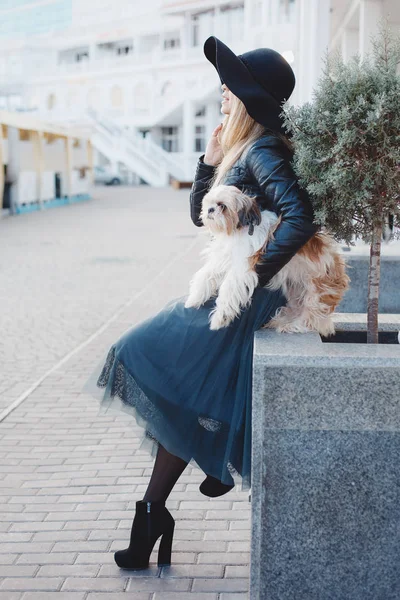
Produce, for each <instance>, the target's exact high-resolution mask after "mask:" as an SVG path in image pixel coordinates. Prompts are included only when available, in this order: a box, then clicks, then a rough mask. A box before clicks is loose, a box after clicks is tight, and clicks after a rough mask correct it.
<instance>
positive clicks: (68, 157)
mask: <svg viewBox="0 0 400 600" xmlns="http://www.w3.org/2000/svg"><path fill="white" fill-rule="evenodd" d="M65 167H66V171H65V175H66V181H65V183H66V186H65V188H64V190H65V189H66V191H67V193H66V194H65V191H64V195H66V196H68V198H70V197H71V196H72V138H70V137H66V138H65Z"/></svg>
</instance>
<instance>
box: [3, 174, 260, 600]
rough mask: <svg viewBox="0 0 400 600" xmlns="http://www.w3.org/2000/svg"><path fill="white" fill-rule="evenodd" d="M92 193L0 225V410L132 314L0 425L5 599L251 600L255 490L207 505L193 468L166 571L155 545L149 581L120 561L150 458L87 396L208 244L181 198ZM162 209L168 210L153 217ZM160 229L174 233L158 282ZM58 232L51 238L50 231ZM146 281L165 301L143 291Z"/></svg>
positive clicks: (172, 504) (132, 429)
mask: <svg viewBox="0 0 400 600" xmlns="http://www.w3.org/2000/svg"><path fill="white" fill-rule="evenodd" d="M96 193H97V190H96ZM98 193H99V194H100V196H99V200H97V201H96V202H91V203H85V204H82V205H79V206H78V205H74V206H70V207H65V210H62V211H61V209H60V211H61V212H60V211H58V210H54V211H42V212H41V213H37V214H27V215H20V216H19V217H18V219H15V220H14V219H10V220H1V221H0V234H1V238H2V241H3V247H4V252H2V269H1V270H0V287H1V289H7V290H9V291H8V294H7V298H6V300H5V301H4V302H3V304H2V316H3V317H5V322H6V323H7V327H6V328H3V329H2V345H1V347H0V361H2V381H1V382H0V411H1V410H2V408H4V406H6V405H7V402H8V403H11V402H14V400H15V399H16V398H17V397H18V396H19V395H20V394H22V393H24V392H25V391H26V390H27V389H28V388H29V387H30V386H31V385H32V384H33V383H34V382H35V381H37V380H38V379H39V378H40V377H41V376H42V375H44V373H45V372H47V371H48V370H49V369H51V368H52V367H53V366H54V365H55V364H56V363H57V362H58V361H59V360H60V359H61V358H62V357H64V356H65V355H66V354H68V352H70V351H71V350H73V349H74V348H76V347H77V346H78V345H79V344H80V343H82V342H85V341H86V340H87V339H88V338H89V336H91V335H92V334H93V333H95V332H96V331H97V330H98V329H99V328H100V327H102V326H103V325H104V323H105V322H106V321H107V319H109V318H110V317H112V315H114V314H115V312H116V311H117V310H118V309H120V307H121V306H124V305H125V308H123V309H122V310H121V312H120V313H119V315H118V318H117V319H115V320H114V321H111V322H109V324H108V326H107V327H105V328H104V329H103V330H102V332H101V333H100V334H99V335H98V336H97V337H95V338H93V339H92V341H91V342H90V343H89V344H88V345H87V346H85V347H84V348H83V349H82V350H81V351H79V352H78V353H77V354H75V355H72V356H71V357H70V358H69V360H68V361H67V362H65V363H64V364H63V365H62V366H61V367H60V368H59V369H58V370H56V371H54V372H53V373H51V375H49V376H48V377H47V378H46V379H44V380H43V381H42V383H41V384H40V385H39V386H38V387H37V388H36V389H34V390H33V392H32V393H31V395H30V396H29V397H28V398H27V399H26V400H25V401H24V403H23V404H21V405H20V406H19V407H18V408H17V409H16V410H14V411H13V412H12V413H10V414H9V415H8V417H7V418H6V419H5V421H3V423H2V426H3V427H2V428H1V429H0V431H1V433H0V463H1V464H0V482H1V484H2V485H1V488H0V577H3V580H2V582H1V585H0V600H50V599H51V600H53V599H54V600H121V599H122V597H123V598H126V597H128V598H132V599H135V600H172V599H174V600H177V599H179V598H182V600H187V598H189V597H190V598H191V599H192V600H230V599H231V597H232V598H233V597H234V598H236V600H242V598H244V597H245V596H244V594H245V592H244V591H242V590H243V589H246V590H247V588H245V582H246V581H247V577H248V574H247V569H248V563H249V553H248V552H247V551H242V550H240V551H239V548H240V549H242V548H244V547H245V546H246V543H247V541H248V539H249V532H250V510H249V509H250V505H249V502H248V494H247V492H245V493H241V492H237V491H236V490H235V491H232V492H231V493H230V494H228V495H226V496H224V497H221V498H217V499H212V498H210V499H207V498H206V497H204V496H203V495H202V494H201V493H200V491H199V489H198V486H199V484H200V483H201V482H202V481H203V479H204V473H202V472H201V471H200V469H198V468H196V467H192V466H188V467H187V469H185V472H184V473H183V474H182V476H181V477H180V479H179V481H178V483H177V484H176V486H175V487H174V489H173V491H172V493H171V495H170V497H169V498H168V501H167V506H168V508H169V510H171V513H172V515H173V517H174V518H175V521H176V526H175V536H174V541H173V548H172V565H171V567H164V568H159V567H158V566H157V549H158V545H159V542H157V543H156V546H155V548H154V551H153V553H152V555H151V557H150V567H149V568H148V569H145V570H142V571H125V570H121V569H119V568H118V567H117V565H116V564H115V561H114V556H113V554H114V551H115V550H116V549H120V548H121V547H122V548H123V547H124V546H126V545H127V542H128V540H129V532H130V528H131V525H132V519H133V517H134V514H135V503H136V501H137V500H139V499H141V498H142V497H143V495H144V493H145V491H146V488H147V485H148V481H149V477H150V474H151V472H152V468H153V462H154V459H153V458H152V457H151V456H150V455H149V454H148V452H147V451H143V450H138V445H139V438H140V435H141V433H142V432H141V428H140V427H138V426H137V424H136V422H135V420H134V418H133V417H132V416H131V415H127V414H126V413H115V414H107V415H99V414H98V401H96V400H95V399H94V398H91V397H89V396H87V395H85V394H84V393H83V392H82V387H83V385H84V383H85V382H86V380H87V377H88V375H89V374H90V373H91V372H92V370H93V368H94V367H95V366H96V365H97V363H98V361H99V360H100V358H101V357H103V356H104V354H105V352H106V350H107V349H108V348H109V346H110V344H111V343H112V342H113V341H114V340H115V339H116V338H118V337H119V336H120V335H121V334H122V333H123V332H124V331H126V329H127V328H128V327H129V326H130V325H131V324H133V323H134V322H137V321H140V320H141V319H144V318H146V317H147V316H150V315H152V314H155V312H156V311H157V310H159V309H160V308H162V307H163V306H164V305H165V303H166V302H167V301H169V300H170V299H171V297H177V296H180V295H182V294H184V293H186V290H187V282H188V281H189V278H190V276H191V275H192V273H193V272H194V271H195V270H196V266H197V264H199V251H200V249H201V248H202V247H203V245H204V241H203V240H202V239H201V236H198V231H197V229H196V228H194V227H193V224H192V223H191V221H190V218H189V215H188V193H187V191H184V190H180V191H175V190H169V189H165V190H164V189H163V190H152V189H147V186H143V187H140V188H137V189H135V202H134V203H133V202H132V189H131V188H130V189H123V188H121V189H120V190H111V191H110V189H108V188H107V189H104V190H102V189H100V190H99V192H98ZM110 194H112V199H111V200H110V197H109V196H110ZM110 201H112V218H113V223H114V225H115V226H114V227H113V228H112V229H110V228H109V218H110V214H111V213H110V206H111V205H110ZM166 204H168V211H165V210H163V209H162V208H160V207H162V206H165V205H166ZM144 207H145V210H144ZM149 211H150V212H151V214H152V219H153V221H154V223H153V225H154V226H153V227H152V228H151V231H149V228H148V226H147V225H148V214H149ZM60 216H62V219H61V218H60ZM161 225H162V227H161ZM160 230H162V231H165V232H166V234H165V238H164V243H163V260H164V264H163V266H162V268H161V271H160V263H159V250H158V242H159V231H160ZM54 231H55V232H56V233H57V236H56V238H55V237H54V235H51V236H50V235H49V232H54ZM103 231H107V232H108V234H107V236H104V235H103V234H102V232H103ZM16 233H18V235H16ZM184 234H185V235H190V236H193V241H192V240H189V241H188V239H185V238H184V237H180V236H182V235H184ZM18 240H24V244H20V243H19V242H18ZM144 243H145V244H146V247H147V248H148V249H149V250H148V252H146V253H143V251H142V249H143V244H144ZM27 244H29V253H27V252H26V248H27ZM188 249H189V251H188ZM182 257H183V260H182ZM108 259H112V260H108ZM177 259H179V260H180V269H179V271H177V269H176V263H174V262H173V261H174V260H177ZM15 264H18V265H19V267H18V269H15V266H14V265H15ZM127 278H128V279H129V281H130V282H132V283H131V284H129V285H127V283H126V282H127ZM65 281H68V283H69V285H68V287H67V286H65ZM49 282H51V285H50V284H49ZM110 282H112V290H111V291H110ZM149 282H151V285H152V286H153V287H152V289H153V288H154V287H155V286H156V287H157V290H158V292H157V294H154V293H152V294H145V293H143V290H144V289H145V286H146V285H147V284H148V283H149ZM27 290H29V293H28V291H27ZM129 302H130V304H129ZM5 386H7V387H5ZM6 540H7V541H6ZM246 547H247V546H246ZM5 586H7V587H5ZM192 586H193V589H192ZM226 586H228V587H226ZM228 595H229V597H228Z"/></svg>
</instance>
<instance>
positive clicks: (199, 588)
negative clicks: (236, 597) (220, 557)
mask: <svg viewBox="0 0 400 600" xmlns="http://www.w3.org/2000/svg"><path fill="white" fill-rule="evenodd" d="M248 587H249V582H248V579H247V578H245V579H241V578H239V577H238V578H232V579H227V578H225V579H200V578H199V579H194V581H193V587H192V590H193V591H195V592H206V591H212V592H246V591H247V590H248Z"/></svg>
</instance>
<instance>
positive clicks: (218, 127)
mask: <svg viewBox="0 0 400 600" xmlns="http://www.w3.org/2000/svg"><path fill="white" fill-rule="evenodd" d="M221 128H222V123H220V124H219V125H217V126H216V128H215V129H214V131H213V132H212V134H213V136H217V135H218V133H219V132H220V130H221Z"/></svg>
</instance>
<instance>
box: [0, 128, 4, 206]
mask: <svg viewBox="0 0 400 600" xmlns="http://www.w3.org/2000/svg"><path fill="white" fill-rule="evenodd" d="M3 196H4V155H3V126H2V124H1V123H0V212H1V210H2V208H3Z"/></svg>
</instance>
